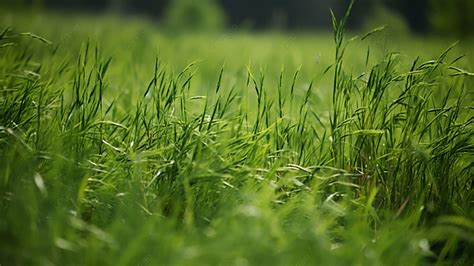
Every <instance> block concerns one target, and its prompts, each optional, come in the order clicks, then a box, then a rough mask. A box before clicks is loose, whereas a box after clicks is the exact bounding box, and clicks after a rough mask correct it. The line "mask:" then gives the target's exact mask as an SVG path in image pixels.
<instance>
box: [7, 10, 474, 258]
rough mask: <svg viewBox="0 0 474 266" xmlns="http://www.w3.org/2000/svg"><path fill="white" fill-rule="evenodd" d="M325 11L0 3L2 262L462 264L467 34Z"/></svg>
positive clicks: (466, 198)
mask: <svg viewBox="0 0 474 266" xmlns="http://www.w3.org/2000/svg"><path fill="white" fill-rule="evenodd" d="M338 21H339V22H338V23H336V25H335V29H334V33H332V32H299V33H282V32H245V31H238V30H235V31H227V32H224V33H215V32H214V33H212V32H207V33H204V32H203V33H196V32H188V33H183V32H180V33H177V32H170V31H167V30H166V29H163V28H161V26H160V25H159V24H157V23H153V22H150V21H146V20H143V19H139V18H133V17H129V18H125V19H118V18H117V17H114V16H112V15H111V16H105V17H104V16H101V17H98V16H94V15H78V14H68V15H65V14H62V15H58V14H54V13H41V12H40V13H36V12H32V13H21V12H5V11H2V13H1V14H0V26H1V27H0V31H1V32H3V33H1V34H0V36H1V37H0V103H1V104H0V112H1V116H0V264H1V265H28V264H34V265H36V264H40V265H70V264H79V265H83V264H86V265H216V264H218V265H294V264H298V265H299V264H301V265H315V264H316V265H425V264H426V265H429V264H436V263H438V264H441V265H443V264H446V265H452V264H454V263H459V265H471V264H472V263H473V262H474V257H473V255H472V250H473V243H474V209H473V203H474V198H473V193H472V191H471V190H472V185H473V179H472V176H473V151H474V143H473V131H472V124H473V118H472V109H473V107H472V103H473V92H474V91H473V85H474V74H473V73H472V72H473V69H472V63H473V62H474V55H473V54H472V53H473V52H474V50H473V49H472V46H471V45H472V41H468V40H461V41H460V42H459V43H457V44H455V40H449V39H436V38H434V37H420V36H413V35H405V34H404V35H396V34H390V32H388V33H387V32H385V31H383V30H382V31H378V30H376V31H373V32H370V33H369V34H365V33H363V32H362V33H360V32H344V26H345V25H344V22H345V20H344V18H340V20H338ZM464 54H465V55H464Z"/></svg>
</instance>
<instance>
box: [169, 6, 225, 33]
mask: <svg viewBox="0 0 474 266" xmlns="http://www.w3.org/2000/svg"><path fill="white" fill-rule="evenodd" d="M225 23H226V17H225V13H224V11H223V10H222V9H221V8H220V7H219V5H218V4H217V3H216V2H215V1H214V0H201V1H197V0H173V1H171V3H170V6H169V7H168V8H167V11H166V13H165V17H164V24H165V26H166V27H168V29H169V30H171V31H192V30H197V31H216V30H220V29H222V28H224V27H225Z"/></svg>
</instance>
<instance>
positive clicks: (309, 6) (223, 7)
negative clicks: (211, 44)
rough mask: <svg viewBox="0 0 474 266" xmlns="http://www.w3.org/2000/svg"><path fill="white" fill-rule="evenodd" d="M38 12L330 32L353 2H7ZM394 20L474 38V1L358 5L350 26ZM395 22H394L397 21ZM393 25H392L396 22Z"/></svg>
mask: <svg viewBox="0 0 474 266" xmlns="http://www.w3.org/2000/svg"><path fill="white" fill-rule="evenodd" d="M3 1H6V2H7V5H10V6H13V7H15V6H16V7H22V8H23V7H25V6H32V7H36V8H55V9H70V10H83V11H90V12H106V11H112V12H118V13H120V14H124V15H125V14H144V15H147V16H150V17H152V18H154V19H156V20H157V21H159V22H162V23H163V24H167V25H168V26H170V27H171V28H190V29H193V28H219V27H223V26H228V27H230V28H242V27H243V28H246V29H269V28H276V29H281V30H293V29H330V28H331V19H330V13H329V9H332V10H334V12H335V13H336V14H341V13H342V12H343V11H344V10H345V9H346V7H347V5H348V3H349V1H350V0H3ZM386 16H389V17H391V18H396V19H395V20H397V21H403V23H405V25H406V26H407V28H409V29H410V31H413V32H417V33H427V32H436V33H442V34H451V35H460V36H466V35H472V34H473V33H474V0H356V2H355V5H354V9H353V12H352V15H351V22H350V23H349V25H350V26H351V27H353V28H360V27H361V26H364V25H365V24H366V22H367V21H371V22H376V20H377V19H374V18H379V19H380V20H383V17H386ZM392 20H393V19H392ZM392 20H391V21H392Z"/></svg>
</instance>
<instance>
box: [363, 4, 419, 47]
mask: <svg viewBox="0 0 474 266" xmlns="http://www.w3.org/2000/svg"><path fill="white" fill-rule="evenodd" d="M381 26H385V28H386V29H385V31H384V32H385V34H386V37H392V38H393V39H396V38H399V37H406V36H407V35H409V34H410V26H409V25H408V23H407V22H406V20H405V18H404V17H403V16H402V15H400V14H398V13H397V12H396V11H394V10H391V9H388V8H386V7H385V6H384V5H383V4H377V5H375V6H374V8H373V10H372V12H371V14H370V15H369V16H367V17H366V19H365V21H364V27H363V28H364V29H365V30H366V31H369V30H370V29H373V28H376V27H381Z"/></svg>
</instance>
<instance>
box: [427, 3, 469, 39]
mask: <svg viewBox="0 0 474 266" xmlns="http://www.w3.org/2000/svg"><path fill="white" fill-rule="evenodd" d="M430 6H431V8H430V10H431V14H430V21H431V25H432V28H433V30H434V31H435V32H438V33H442V34H447V35H457V36H472V35H473V34H474V16H473V15H472V14H474V1H471V0H451V1H443V0H431V1H430Z"/></svg>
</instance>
